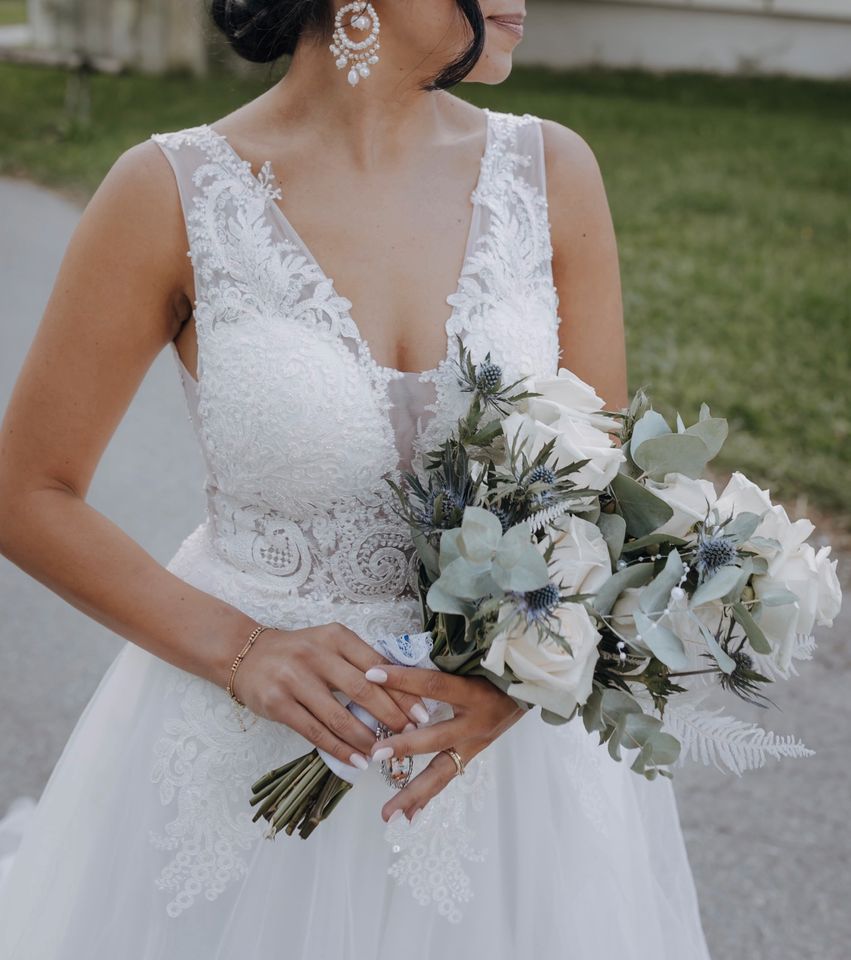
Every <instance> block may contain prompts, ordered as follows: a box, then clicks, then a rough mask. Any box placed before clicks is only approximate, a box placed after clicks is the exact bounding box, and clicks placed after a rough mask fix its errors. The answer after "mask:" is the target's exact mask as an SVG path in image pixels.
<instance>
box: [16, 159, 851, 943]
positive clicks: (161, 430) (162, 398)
mask: <svg viewBox="0 0 851 960" xmlns="http://www.w3.org/2000/svg"><path fill="white" fill-rule="evenodd" d="M78 216H79V211H78V210H77V209H76V208H74V207H72V206H70V205H68V204H67V203H65V202H64V201H62V200H60V199H58V198H56V197H55V196H54V195H52V194H50V193H48V192H46V191H43V190H41V189H38V188H36V187H33V186H30V185H27V184H23V183H20V182H15V181H11V180H4V179H2V178H0V224H3V232H2V234H0V269H1V270H2V277H0V279H2V287H3V291H4V295H3V300H2V304H1V305H0V317H2V322H0V408H2V409H5V405H6V402H7V400H8V396H9V393H10V391H11V388H12V385H13V381H14V378H15V376H16V374H17V370H18V369H19V367H20V364H21V362H22V359H23V356H24V354H25V353H26V350H27V348H28V346H29V343H30V341H31V339H32V336H33V333H34V330H35V327H36V325H37V323H38V321H39V318H40V316H41V311H42V310H43V308H44V304H45V302H46V300H47V296H48V294H49V292H50V286H51V284H52V281H53V277H54V276H55V273H56V270H57V268H58V265H59V261H60V258H61V255H62V252H63V250H64V248H65V245H66V244H67V242H68V238H69V236H70V234H71V231H72V230H73V227H74V224H75V222H76V220H77V218H78ZM193 444H194V439H193V437H192V433H191V427H190V424H189V421H188V415H187V412H186V408H185V406H184V400H183V397H182V395H181V393H180V387H179V381H178V378H177V373H176V370H175V368H174V365H173V360H172V358H171V357H170V356H169V354H168V352H164V353H163V354H162V355H161V356H160V357H159V358H158V359H157V361H156V363H155V364H154V365H153V367H152V368H151V370H150V372H149V374H148V376H147V378H146V379H145V381H144V383H143V385H142V387H141V389H140V391H139V393H138V394H137V396H136V398H135V399H134V401H133V404H132V405H131V408H130V410H129V411H128V413H127V416H126V418H125V419H124V421H123V422H122V424H121V426H120V427H119V429H118V431H117V432H116V434H115V436H114V438H113V440H112V442H111V444H110V446H109V449H108V450H107V453H106V455H105V457H104V459H103V461H102V463H101V466H100V468H99V470H98V473H97V475H96V477H95V480H94V483H93V486H92V491H91V496H90V498H89V499H90V502H91V503H92V505H93V506H95V507H96V508H97V509H98V510H101V511H102V512H103V513H105V514H106V515H107V516H109V517H110V518H111V519H112V520H114V521H115V522H116V523H118V524H119V525H120V526H121V527H122V528H123V529H124V530H126V531H127V532H128V533H129V534H130V535H131V536H133V537H134V538H135V539H136V540H137V541H138V542H139V543H141V544H142V546H144V547H145V548H146V549H147V550H148V551H149V552H150V553H151V554H152V555H153V556H154V557H156V558H157V559H158V560H160V561H161V562H163V563H164V562H166V561H167V560H168V558H169V557H170V556H171V555H172V553H173V552H174V550H175V549H176V548H177V546H178V544H179V543H180V541H181V540H182V538H183V537H184V536H185V535H186V534H187V533H188V532H189V531H190V530H192V529H193V528H194V527H195V525H196V524H197V523H198V522H199V520H200V519H201V517H202V504H203V500H202V496H201V482H202V476H203V475H202V469H201V461H200V457H199V454H198V451H197V450H196V449H195V447H194V445H193ZM848 567H849V564H848V563H845V565H844V568H843V567H842V564H840V573H841V574H842V575H843V576H844V577H846V578H847V573H848ZM846 589H847V579H846ZM849 607H851V604H848V603H846V604H845V607H844V609H843V614H842V618H841V620H840V622H839V623H838V624H837V628H835V629H834V630H833V631H830V633H826V634H825V636H824V638H823V642H822V646H821V647H820V650H819V652H818V655H817V659H816V660H815V661H814V662H813V663H811V664H806V665H805V668H806V669H805V672H804V675H803V676H802V678H801V679H800V680H798V681H797V682H796V683H795V684H792V685H789V686H788V687H786V688H784V689H781V690H780V692H779V695H778V701H779V704H780V706H781V707H782V709H783V712H782V713H779V714H778V713H776V712H775V713H774V714H773V715H772V716H771V717H770V720H771V721H773V726H774V728H775V729H776V730H777V731H778V732H796V733H797V734H798V735H799V736H801V737H802V738H803V739H804V740H805V741H806V742H807V743H808V744H809V745H810V746H812V747H813V748H815V749H816V750H817V755H816V756H815V757H813V758H812V759H809V760H799V761H787V762H784V763H781V764H777V763H772V765H771V766H770V767H768V768H765V769H764V770H761V771H758V772H756V773H751V774H748V775H746V776H745V777H743V778H741V779H737V778H735V777H732V776H727V775H722V774H720V773H718V772H716V771H714V770H707V769H703V768H698V767H690V768H686V769H684V770H682V771H680V772H679V773H678V776H677V781H676V787H677V792H678V796H679V802H680V809H681V816H682V823H683V828H684V831H685V834H686V840H687V843H688V847H689V853H690V856H691V860H692V864H693V866H694V871H695V877H696V881H697V885H698V890H699V894H700V898H701V904H702V912H703V917H704V924H705V927H706V931H707V936H708V939H709V942H710V947H711V949H712V953H713V958H714V960H846V958H847V957H848V956H849V955H850V954H849V947H848V944H849V943H851V913H849V911H848V909H847V901H848V893H849V876H851V843H849V839H848V819H849V816H848V815H849V813H851V801H849V785H851V784H849V763H848V761H849V751H848V747H847V737H848V735H849V731H851V723H849V721H851V699H850V698H849V697H848V696H847V694H846V685H847V677H848V676H849V667H851V656H849V645H848V638H849V634H851V613H849ZM0 609H2V611H3V612H2V619H0V645H2V656H3V667H4V670H3V678H4V681H5V682H4V683H3V706H2V710H0V724H2V726H0V812H2V811H3V810H5V808H6V804H8V802H9V801H10V800H11V799H12V798H13V797H16V796H18V795H19V794H22V793H24V794H30V795H33V796H37V795H38V793H39V791H40V790H41V788H42V787H43V785H44V783H45V781H46V779H47V777H48V775H49V773H50V770H51V769H52V766H53V764H54V763H55V762H56V759H57V757H58V756H59V754H60V752H61V749H62V746H63V744H64V743H65V741H66V739H67V737H68V734H69V733H70V731H71V729H72V727H73V725H74V723H75V721H76V719H77V717H78V716H79V714H80V712H81V711H82V709H83V707H84V706H85V703H86V701H87V700H88V698H89V697H90V696H91V693H92V691H93V690H94V688H95V686H96V684H97V682H98V680H99V679H100V677H101V675H102V673H103V671H104V670H105V668H106V667H107V665H108V664H109V663H110V661H111V659H112V658H113V657H114V655H115V653H116V652H117V650H118V649H119V647H120V644H121V642H122V641H120V640H118V639H117V638H116V637H115V636H114V635H112V634H110V633H109V632H108V631H106V630H104V629H103V628H101V627H100V626H99V625H98V624H96V623H94V622H93V621H91V620H89V619H88V618H86V617H84V616H83V615H82V614H80V613H78V612H77V611H76V610H75V609H74V608H73V607H71V606H70V605H68V604H66V603H65V602H64V601H62V600H60V599H59V598H58V597H56V596H55V595H54V594H52V593H51V592H50V591H49V590H47V589H46V588H45V587H42V586H41V585H40V584H38V583H37V582H36V581H34V580H33V579H32V578H30V577H28V576H26V575H25V574H24V573H22V572H21V571H20V570H18V569H17V568H16V567H14V566H13V565H12V564H10V563H9V562H8V561H6V560H4V559H2V558H0ZM754 717H756V712H755V711H754ZM640 935H641V933H640V931H636V936H637V937H639V936H640ZM647 956H648V960H652V957H653V956H654V953H653V950H652V947H651V946H649V947H648V955H647ZM601 960H617V958H605V957H604V958H601Z"/></svg>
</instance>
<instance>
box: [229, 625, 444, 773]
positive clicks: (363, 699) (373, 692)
mask: <svg viewBox="0 0 851 960" xmlns="http://www.w3.org/2000/svg"><path fill="white" fill-rule="evenodd" d="M386 663H390V661H389V660H387V658H386V657H383V656H382V655H381V654H380V653H378V652H377V651H375V650H373V649H372V647H371V646H370V645H369V644H368V643H366V642H365V641H364V640H362V639H361V638H360V637H359V636H358V635H357V634H356V633H355V632H354V631H353V630H350V629H349V628H348V627H346V626H344V625H343V624H341V623H326V624H322V625H321V626H316V627H306V628H304V629H301V630H276V629H270V630H264V631H263V633H261V634H260V636H259V637H258V638H257V641H256V642H255V644H254V645H253V646H252V648H251V650H250V651H249V652H248V654H247V655H246V657H245V659H244V660H243V661H242V662H241V663H240V665H239V668H238V669H237V672H236V677H235V678H234V684H233V692H234V695H235V696H236V697H237V698H238V699H239V700H240V701H242V703H244V704H245V705H246V706H247V707H248V708H249V709H250V710H252V711H253V712H254V713H256V714H260V715H261V716H264V717H267V718H268V719H270V720H275V721H277V722H279V723H285V724H286V725H287V726H288V727H292V729H293V730H295V731H296V732H297V733H300V734H301V736H303V737H304V738H305V739H306V740H309V741H310V742H311V743H312V744H313V745H314V746H315V747H318V748H320V749H322V750H325V751H326V752H327V753H329V754H331V755H332V756H334V757H336V758H337V759H338V760H341V761H342V762H343V763H346V764H349V765H353V766H356V767H359V768H361V769H363V770H365V769H366V768H367V766H368V765H369V755H370V749H371V747H372V745H373V743H375V733H374V732H373V731H372V730H371V729H370V728H369V727H368V726H367V725H366V724H365V723H363V722H362V721H361V720H358V718H357V717H356V716H354V714H353V713H352V712H351V711H350V710H348V709H347V708H346V707H344V706H343V705H342V704H341V703H340V702H339V700H337V698H336V697H335V696H334V695H333V694H332V693H331V691H332V690H339V691H341V692H342V693H344V694H346V695H347V696H348V697H350V698H351V699H352V700H354V701H355V702H356V703H359V704H360V705H361V706H363V707H364V708H365V709H366V710H368V711H369V712H370V713H371V714H372V715H373V717H375V718H376V720H380V721H381V722H382V723H384V724H386V725H387V726H388V727H389V728H390V729H391V730H393V731H394V733H399V732H401V731H403V730H406V729H409V725H410V724H412V723H414V724H416V723H425V722H427V721H428V711H427V710H426V707H425V704H424V703H423V701H422V700H421V699H420V698H419V697H418V696H416V695H414V694H410V693H405V692H403V691H401V690H392V689H389V688H388V689H384V688H382V687H380V686H378V685H376V684H375V683H371V682H370V681H369V680H367V679H366V677H365V676H364V674H365V673H366V671H367V670H368V669H369V668H370V667H375V666H381V665H382V664H386Z"/></svg>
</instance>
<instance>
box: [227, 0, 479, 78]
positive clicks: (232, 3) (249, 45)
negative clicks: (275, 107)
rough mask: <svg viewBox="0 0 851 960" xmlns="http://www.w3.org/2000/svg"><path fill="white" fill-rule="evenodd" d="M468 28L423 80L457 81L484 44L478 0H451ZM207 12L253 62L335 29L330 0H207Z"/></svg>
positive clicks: (288, 51) (268, 59) (281, 53)
mask: <svg viewBox="0 0 851 960" xmlns="http://www.w3.org/2000/svg"><path fill="white" fill-rule="evenodd" d="M455 2H456V3H457V4H458V10H459V11H460V13H461V14H462V15H463V16H464V17H465V19H466V20H467V23H468V24H469V26H470V28H471V29H472V31H473V39H472V40H471V41H470V43H469V44H468V45H467V48H466V49H465V50H464V51H463V52H462V53H461V54H460V55H459V56H458V57H456V58H455V59H454V60H453V61H452V62H451V63H449V64H447V65H446V66H445V67H444V68H443V69H442V70H441V71H440V73H438V74H437V76H435V77H433V78H432V79H431V80H430V81H428V82H427V83H426V84H425V85H424V89H426V90H443V89H445V88H446V87H451V86H454V84H456V83H460V82H461V80H463V79H464V77H466V76H467V74H468V73H469V72H470V71H471V70H472V69H473V67H474V66H475V65H476V63H477V61H478V59H479V57H480V56H481V55H482V50H483V49H484V46H485V21H484V17H483V16H482V10H481V7H480V6H479V0H455ZM210 14H211V16H212V18H213V22H214V23H215V24H216V26H217V27H218V28H219V30H221V31H222V33H223V34H224V35H225V37H226V38H227V40H228V43H230V45H231V47H232V48H233V49H234V50H235V51H236V53H238V54H239V56H241V57H243V58H244V59H245V60H250V61H251V62H252V63H271V62H272V61H274V60H277V59H278V58H279V57H282V56H285V55H288V54H292V53H293V52H294V51H295V48H296V44H297V43H298V40H299V37H300V36H301V35H302V34H303V33H305V32H308V31H309V32H315V33H317V34H318V35H319V36H325V37H327V38H328V39H329V40H330V38H331V34H332V33H333V30H334V20H333V8H332V5H331V3H330V0H271V2H268V0H267V2H263V0H212V2H211V4H210Z"/></svg>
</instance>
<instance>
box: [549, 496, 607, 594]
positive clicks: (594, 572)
mask: <svg viewBox="0 0 851 960" xmlns="http://www.w3.org/2000/svg"><path fill="white" fill-rule="evenodd" d="M550 536H551V538H552V541H553V544H554V549H553V553H552V557H551V559H550V568H551V569H552V570H553V577H552V579H553V581H554V582H555V583H561V587H562V589H563V590H567V591H568V592H569V593H596V592H597V591H598V590H599V589H600V587H602V586H603V584H604V583H605V582H606V581H607V580H608V579H609V578H610V577H611V575H612V562H611V559H610V557H609V548H608V547H607V546H606V541H605V540H604V539H603V535H602V534H601V533H600V528H599V527H598V526H597V525H596V524H593V523H589V522H588V521H587V520H583V519H582V518H581V517H576V516H573V515H572V514H565V515H563V516H561V517H559V519H558V520H557V521H556V522H555V523H554V524H553V526H552V528H551V530H550Z"/></svg>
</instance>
